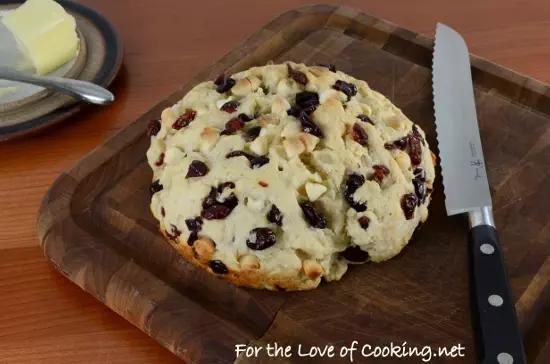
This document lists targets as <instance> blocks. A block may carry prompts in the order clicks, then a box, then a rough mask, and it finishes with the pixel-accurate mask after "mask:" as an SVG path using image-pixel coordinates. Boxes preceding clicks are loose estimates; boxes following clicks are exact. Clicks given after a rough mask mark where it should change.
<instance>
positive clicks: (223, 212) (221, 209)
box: [201, 204, 231, 220]
mask: <svg viewBox="0 0 550 364" xmlns="http://www.w3.org/2000/svg"><path fill="white" fill-rule="evenodd" d="M230 213H231V209H230V208H229V207H227V206H225V205H221V204H216V205H212V206H210V207H207V208H205V209H204V210H202V212H201V216H202V217H203V218H205V219H206V220H221V219H225V218H226V217H227V216H229V214H230Z"/></svg>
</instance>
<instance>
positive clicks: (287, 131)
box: [281, 123, 302, 138]
mask: <svg viewBox="0 0 550 364" xmlns="http://www.w3.org/2000/svg"><path fill="white" fill-rule="evenodd" d="M301 132H302V129H301V128H300V125H299V124H298V123H288V124H286V126H285V127H284V129H283V131H282V132H281V137H283V138H289V137H291V136H294V135H298V134H300V133H301Z"/></svg>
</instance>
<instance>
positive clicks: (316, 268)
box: [302, 259, 323, 279]
mask: <svg viewBox="0 0 550 364" xmlns="http://www.w3.org/2000/svg"><path fill="white" fill-rule="evenodd" d="M302 267H303V268H304V273H305V274H306V276H308V277H309V279H317V278H319V277H320V276H321V274H323V267H321V264H319V263H318V262H317V261H316V260H313V259H306V260H304V262H303V263H302Z"/></svg>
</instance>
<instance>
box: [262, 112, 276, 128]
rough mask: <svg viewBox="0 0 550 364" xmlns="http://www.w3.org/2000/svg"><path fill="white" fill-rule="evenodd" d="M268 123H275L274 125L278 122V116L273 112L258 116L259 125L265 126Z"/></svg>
mask: <svg viewBox="0 0 550 364" xmlns="http://www.w3.org/2000/svg"><path fill="white" fill-rule="evenodd" d="M269 124H275V125H277V124H279V118H278V117H277V116H276V115H273V114H267V115H263V116H262V117H261V118H260V125H261V126H262V127H266V126H268V125H269Z"/></svg>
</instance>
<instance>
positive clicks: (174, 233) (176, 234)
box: [166, 225, 181, 241]
mask: <svg viewBox="0 0 550 364" xmlns="http://www.w3.org/2000/svg"><path fill="white" fill-rule="evenodd" d="M166 235H167V236H168V239H170V240H174V241H177V240H178V237H179V236H180V235H181V231H179V230H178V228H177V227H175V226H174V225H172V232H171V233H170V232H168V231H167V232H166Z"/></svg>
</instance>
